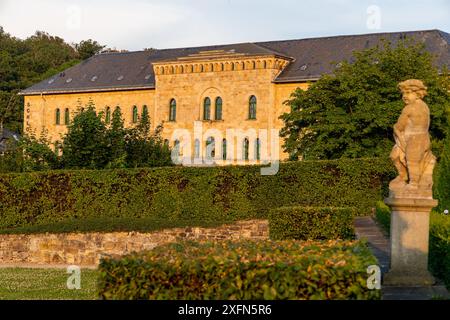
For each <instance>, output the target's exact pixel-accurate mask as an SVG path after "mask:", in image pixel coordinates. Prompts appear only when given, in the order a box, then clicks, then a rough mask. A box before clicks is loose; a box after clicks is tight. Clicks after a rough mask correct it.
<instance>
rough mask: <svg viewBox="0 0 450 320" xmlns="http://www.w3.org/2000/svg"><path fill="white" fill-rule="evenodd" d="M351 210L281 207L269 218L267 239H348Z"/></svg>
mask: <svg viewBox="0 0 450 320" xmlns="http://www.w3.org/2000/svg"><path fill="white" fill-rule="evenodd" d="M355 212H356V210H355V209H354V208H327V207H325V208H319V207H282V208H277V209H272V210H271V211H270V215H269V229H270V238H271V239H274V240H287V239H295V240H309V239H311V240H328V239H329V240H331V239H351V238H352V237H353V236H354V228H353V217H354V216H355Z"/></svg>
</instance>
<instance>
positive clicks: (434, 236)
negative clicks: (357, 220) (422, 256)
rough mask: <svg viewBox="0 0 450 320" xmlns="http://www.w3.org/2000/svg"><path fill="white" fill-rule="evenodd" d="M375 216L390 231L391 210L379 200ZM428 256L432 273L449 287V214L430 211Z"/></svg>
mask: <svg viewBox="0 0 450 320" xmlns="http://www.w3.org/2000/svg"><path fill="white" fill-rule="evenodd" d="M376 218H377V220H378V222H379V223H380V224H381V225H382V226H383V228H384V229H385V230H386V231H387V232H388V233H390V224H391V211H390V209H389V207H388V206H386V205H385V204H384V203H383V202H381V201H379V202H378V203H377V208H376ZM428 258H429V259H428V265H429V268H430V270H431V272H432V273H433V275H434V276H436V277H437V278H439V279H442V280H443V281H444V283H445V285H446V286H447V288H448V289H450V216H445V215H443V214H440V213H437V212H434V211H433V212H431V215H430V244H429V255H428Z"/></svg>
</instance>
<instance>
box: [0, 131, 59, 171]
mask: <svg viewBox="0 0 450 320" xmlns="http://www.w3.org/2000/svg"><path fill="white" fill-rule="evenodd" d="M60 165H61V164H60V159H59V156H58V153H57V152H56V151H54V150H53V149H52V148H51V144H50V141H49V140H48V139H47V135H46V133H45V132H42V133H41V135H40V137H39V138H36V136H35V135H34V134H30V135H26V136H23V137H21V138H20V140H19V141H18V142H16V141H13V140H11V141H9V142H8V148H7V150H6V152H4V154H2V155H0V172H24V171H41V170H52V169H59V168H60Z"/></svg>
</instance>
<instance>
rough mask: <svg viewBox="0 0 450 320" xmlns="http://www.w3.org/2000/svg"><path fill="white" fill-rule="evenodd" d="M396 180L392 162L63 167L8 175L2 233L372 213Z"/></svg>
mask: <svg viewBox="0 0 450 320" xmlns="http://www.w3.org/2000/svg"><path fill="white" fill-rule="evenodd" d="M393 175H395V172H394V169H393V166H392V165H391V162H390V160H389V159H356V160H350V159H342V160H330V161H304V162H303V161H302V162H288V163H282V164H281V165H280V170H279V172H278V174H276V175H273V176H262V175H261V174H260V167H259V166H240V167H238V166H227V167H213V168H198V167H162V168H140V169H114V170H74V171H67V170H60V171H48V172H32V173H20V174H4V175H0V199H1V200H0V229H6V228H14V227H24V226H31V225H36V224H40V225H41V224H51V223H55V222H59V221H64V220H67V219H90V218H98V217H107V218H127V217H130V218H144V217H148V218H155V219H161V220H172V221H174V220H183V221H188V220H195V221H235V220H243V219H253V218H265V217H267V213H268V210H270V209H271V208H277V207H280V206H332V207H356V208H357V210H358V214H363V215H364V214H367V213H368V212H370V209H371V208H372V207H374V206H375V201H376V200H377V199H380V198H382V196H383V195H386V191H387V182H388V181H389V180H390V179H392V177H393Z"/></svg>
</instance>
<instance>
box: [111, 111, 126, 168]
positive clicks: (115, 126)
mask: <svg viewBox="0 0 450 320" xmlns="http://www.w3.org/2000/svg"><path fill="white" fill-rule="evenodd" d="M126 134H127V130H126V129H125V128H124V126H123V119H122V112H121V111H120V108H116V110H114V112H113V115H112V122H111V126H110V128H108V130H107V132H106V139H107V141H108V148H109V149H110V160H109V164H108V167H109V168H124V167H126V158H127V153H126V150H125V137H126Z"/></svg>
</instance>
